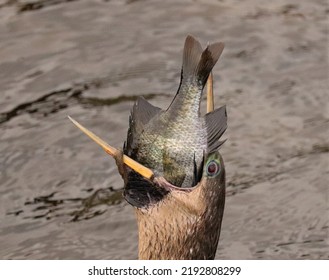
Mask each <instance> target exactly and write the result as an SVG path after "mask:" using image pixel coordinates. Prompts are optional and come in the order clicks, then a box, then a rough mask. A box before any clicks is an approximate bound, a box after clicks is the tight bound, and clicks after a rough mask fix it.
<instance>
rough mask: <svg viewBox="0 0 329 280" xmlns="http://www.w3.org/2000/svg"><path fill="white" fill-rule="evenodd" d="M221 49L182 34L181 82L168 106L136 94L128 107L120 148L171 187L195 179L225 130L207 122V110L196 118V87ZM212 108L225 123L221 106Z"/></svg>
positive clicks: (203, 81)
mask: <svg viewBox="0 0 329 280" xmlns="http://www.w3.org/2000/svg"><path fill="white" fill-rule="evenodd" d="M223 48H224V45H223V44H222V43H215V44H211V45H209V46H208V47H207V48H206V49H205V50H204V51H203V50H202V47H201V45H200V43H199V42H198V41H197V40H195V39H194V38H193V37H192V36H188V37H187V38H186V41H185V46H184V55H183V66H182V74H181V83H180V86H179V89H178V91H177V93H176V96H175V98H174V99H173V101H172V103H171V104H170V106H169V107H168V109H167V110H165V111H163V110H161V109H159V108H157V107H154V106H152V105H151V104H149V103H148V102H147V101H146V100H144V99H139V100H138V101H137V102H136V104H135V106H134V108H133V110H132V114H131V118H130V127H129V130H128V137H127V143H126V144H125V147H124V153H125V154H127V155H128V156H130V157H132V158H133V159H135V160H137V161H138V162H139V163H141V164H143V165H145V166H147V167H149V168H151V169H152V170H153V171H154V173H155V174H156V175H157V176H163V177H164V178H165V179H166V180H167V181H168V182H169V183H171V184H173V185H175V186H177V187H182V188H188V187H193V186H194V185H196V184H197V183H198V181H199V180H200V178H201V176H200V175H201V173H202V172H201V173H200V171H201V170H202V168H203V166H202V165H203V160H204V154H205V153H208V152H210V149H213V148H214V147H215V148H218V147H219V146H220V142H218V139H219V137H220V136H221V135H222V133H223V132H224V131H225V129H226V126H225V128H224V131H223V132H218V130H219V129H220V128H218V129H217V128H215V129H214V128H213V127H214V126H216V124H215V123H214V122H213V121H212V122H213V123H212V124H210V125H208V123H207V119H209V117H207V115H206V116H205V117H200V102H201V96H202V91H203V88H204V86H205V84H206V81H207V78H208V76H209V74H210V72H211V70H212V68H213V66H214V65H215V64H216V62H217V60H218V58H219V56H220V55H221V53H222V51H223ZM220 109H222V108H220ZM224 111H225V108H224ZM214 112H215V113H216V112H217V113H216V114H217V115H218V117H219V118H223V116H224V115H225V116H224V117H225V125H226V111H225V113H224V112H223V109H222V110H221V111H220V112H219V111H218V110H216V111H214ZM215 117H216V116H214V117H212V118H211V119H212V120H213V119H215ZM210 126H211V127H210ZM222 130H223V129H222ZM210 138H211V139H210ZM214 138H216V139H214ZM215 142H216V143H217V144H215Z"/></svg>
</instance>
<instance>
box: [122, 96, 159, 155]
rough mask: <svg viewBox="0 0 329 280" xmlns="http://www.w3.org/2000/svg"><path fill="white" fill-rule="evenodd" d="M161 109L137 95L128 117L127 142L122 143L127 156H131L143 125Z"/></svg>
mask: <svg viewBox="0 0 329 280" xmlns="http://www.w3.org/2000/svg"><path fill="white" fill-rule="evenodd" d="M160 112H161V109H160V108H158V107H155V106H153V105H152V104H150V103H149V102H148V101H146V100H145V98H144V97H138V98H137V100H136V102H135V104H134V106H133V108H132V110H131V114H130V117H129V128H128V135H127V142H126V143H124V146H123V150H124V152H125V154H127V155H128V156H133V153H134V152H133V150H134V149H135V147H136V145H135V143H136V141H138V139H139V135H140V134H141V133H142V132H143V130H144V126H145V125H146V124H147V123H148V122H149V121H150V120H151V119H152V118H153V117H154V116H155V115H157V114H158V113H160Z"/></svg>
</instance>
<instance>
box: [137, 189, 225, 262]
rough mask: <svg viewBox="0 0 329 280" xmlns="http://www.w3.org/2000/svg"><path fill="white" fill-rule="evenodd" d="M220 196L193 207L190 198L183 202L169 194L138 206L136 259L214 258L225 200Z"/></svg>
mask: <svg viewBox="0 0 329 280" xmlns="http://www.w3.org/2000/svg"><path fill="white" fill-rule="evenodd" d="M220 198H221V200H220V199H218V200H215V201H212V202H211V203H210V205H209V204H208V205H207V204H205V203H202V202H201V203H196V204H197V205H198V204H199V205H198V206H197V208H195V207H194V209H191V208H190V207H189V206H190V204H191V205H192V204H193V201H189V202H188V204H185V205H183V206H182V205H181V204H177V201H175V199H171V198H168V199H167V201H165V202H162V203H161V202H160V204H159V205H157V206H154V207H152V208H149V209H137V210H136V214H137V222H138V231H139V259H157V260H165V259H167V260H168V259H184V260H191V259H214V257H215V254H216V250H217V244H218V240H219V236H220V228H221V221H222V214H223V208H224V200H225V197H223V196H222V195H221V196H220ZM194 206H195V204H194Z"/></svg>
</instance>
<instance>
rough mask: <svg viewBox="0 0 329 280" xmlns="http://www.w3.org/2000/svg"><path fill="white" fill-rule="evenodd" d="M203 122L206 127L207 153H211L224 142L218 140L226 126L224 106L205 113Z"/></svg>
mask: <svg viewBox="0 0 329 280" xmlns="http://www.w3.org/2000/svg"><path fill="white" fill-rule="evenodd" d="M204 118H205V122H206V127H207V138H208V139H207V142H208V144H207V146H208V150H207V153H211V152H213V151H215V150H218V148H219V147H220V146H221V145H222V144H223V143H224V142H225V141H219V138H220V137H221V136H222V135H223V133H224V132H225V130H226V128H227V114H226V106H222V107H220V108H218V109H216V110H214V111H212V112H210V113H208V114H206V115H205V117H204Z"/></svg>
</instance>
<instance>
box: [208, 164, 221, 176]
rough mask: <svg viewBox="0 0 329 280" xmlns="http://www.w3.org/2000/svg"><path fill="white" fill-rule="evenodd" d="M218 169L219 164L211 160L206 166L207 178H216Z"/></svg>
mask: <svg viewBox="0 0 329 280" xmlns="http://www.w3.org/2000/svg"><path fill="white" fill-rule="evenodd" d="M219 170H220V167H219V164H218V163H217V162H216V161H214V160H212V161H210V162H209V163H208V165H207V175H208V176H216V175H217V174H218V173H219Z"/></svg>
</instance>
